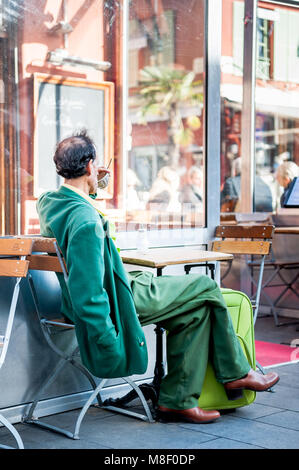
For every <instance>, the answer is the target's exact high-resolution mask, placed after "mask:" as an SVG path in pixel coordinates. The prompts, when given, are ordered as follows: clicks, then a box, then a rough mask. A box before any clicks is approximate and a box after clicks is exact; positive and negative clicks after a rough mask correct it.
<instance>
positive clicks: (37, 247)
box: [27, 237, 63, 273]
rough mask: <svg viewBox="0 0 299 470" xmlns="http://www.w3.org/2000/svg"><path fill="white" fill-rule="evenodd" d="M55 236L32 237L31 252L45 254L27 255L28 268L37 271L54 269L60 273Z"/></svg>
mask: <svg viewBox="0 0 299 470" xmlns="http://www.w3.org/2000/svg"><path fill="white" fill-rule="evenodd" d="M55 241H56V240H55V238H43V237H40V238H33V248H32V251H33V252H41V253H45V254H38V255H37V254H32V255H30V256H28V257H27V259H28V261H29V263H30V265H29V269H32V270H37V271H54V272H57V273H62V272H63V271H62V267H61V265H60V262H59V259H58V257H57V253H56V249H55V245H54V242H55Z"/></svg>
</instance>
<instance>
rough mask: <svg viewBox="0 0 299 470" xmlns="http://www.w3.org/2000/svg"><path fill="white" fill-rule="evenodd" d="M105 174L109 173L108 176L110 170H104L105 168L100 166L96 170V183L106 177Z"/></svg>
mask: <svg viewBox="0 0 299 470" xmlns="http://www.w3.org/2000/svg"><path fill="white" fill-rule="evenodd" d="M107 173H109V175H110V170H108V168H106V167H105V166H100V167H99V168H98V181H100V180H101V179H102V178H104V176H106V175H107Z"/></svg>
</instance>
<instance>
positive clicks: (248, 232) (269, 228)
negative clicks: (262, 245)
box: [215, 225, 274, 239]
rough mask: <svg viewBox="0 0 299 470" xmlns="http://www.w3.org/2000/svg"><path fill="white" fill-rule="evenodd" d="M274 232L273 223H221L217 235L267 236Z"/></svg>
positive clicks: (239, 236) (228, 236)
mask: <svg viewBox="0 0 299 470" xmlns="http://www.w3.org/2000/svg"><path fill="white" fill-rule="evenodd" d="M273 233H274V226H273V225H219V226H218V227H216V231H215V236H216V237H221V238H267V239H271V238H272V237H273Z"/></svg>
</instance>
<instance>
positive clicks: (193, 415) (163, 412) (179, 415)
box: [157, 405, 220, 424]
mask: <svg viewBox="0 0 299 470" xmlns="http://www.w3.org/2000/svg"><path fill="white" fill-rule="evenodd" d="M157 415H158V417H159V418H162V419H163V420H164V419H165V420H166V421H178V420H181V421H187V422H188V423H195V424H202V423H211V421H214V420H215V419H217V418H219V417H220V413H219V412H218V411H208V410H202V409H201V408H199V407H196V408H189V409H187V410H172V409H170V408H165V406H160V405H158V412H157Z"/></svg>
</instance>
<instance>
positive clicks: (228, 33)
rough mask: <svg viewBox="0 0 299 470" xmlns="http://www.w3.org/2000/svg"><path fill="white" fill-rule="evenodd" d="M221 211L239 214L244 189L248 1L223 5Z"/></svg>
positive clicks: (224, 1) (228, 2) (226, 0)
mask: <svg viewBox="0 0 299 470" xmlns="http://www.w3.org/2000/svg"><path fill="white" fill-rule="evenodd" d="M222 11H223V17H222V51H221V104H222V110H221V212H234V211H238V199H239V194H240V187H241V155H242V154H241V119H242V96H243V43H244V37H243V36H244V21H243V18H244V2H243V1H231V0H223V2H222Z"/></svg>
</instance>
